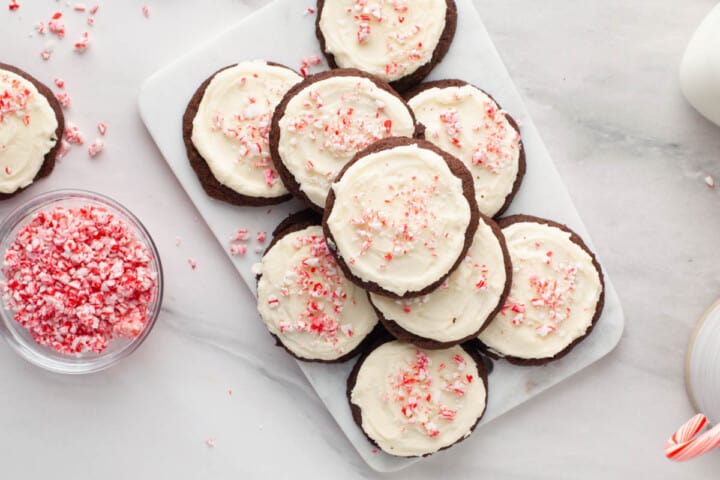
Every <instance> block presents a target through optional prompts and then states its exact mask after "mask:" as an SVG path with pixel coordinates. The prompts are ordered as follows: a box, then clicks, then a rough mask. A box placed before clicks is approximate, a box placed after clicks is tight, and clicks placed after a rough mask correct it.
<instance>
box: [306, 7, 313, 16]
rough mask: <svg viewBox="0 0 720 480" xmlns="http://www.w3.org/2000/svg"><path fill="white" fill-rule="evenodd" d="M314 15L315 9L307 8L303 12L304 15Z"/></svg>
mask: <svg viewBox="0 0 720 480" xmlns="http://www.w3.org/2000/svg"><path fill="white" fill-rule="evenodd" d="M314 13H315V9H314V8H313V7H308V8H307V9H306V10H305V15H313V14H314Z"/></svg>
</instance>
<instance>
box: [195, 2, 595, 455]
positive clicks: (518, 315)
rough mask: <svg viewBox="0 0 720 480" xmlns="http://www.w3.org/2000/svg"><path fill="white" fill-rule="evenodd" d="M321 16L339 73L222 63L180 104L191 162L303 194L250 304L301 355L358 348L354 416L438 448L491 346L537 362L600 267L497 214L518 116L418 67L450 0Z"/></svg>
mask: <svg viewBox="0 0 720 480" xmlns="http://www.w3.org/2000/svg"><path fill="white" fill-rule="evenodd" d="M317 12H318V13H317V23H316V30H317V37H318V40H319V42H320V46H321V48H322V50H323V51H324V53H325V56H326V58H327V61H328V64H329V65H330V66H331V67H332V69H331V70H329V71H326V72H322V73H319V74H317V75H313V76H309V77H307V78H304V79H303V78H302V77H301V76H300V75H298V74H297V73H295V72H293V71H292V70H291V69H289V68H287V67H285V66H282V65H279V64H276V63H273V62H270V61H258V60H254V61H245V62H241V63H239V64H237V65H233V66H230V67H227V68H224V69H222V70H220V71H219V72H216V73H215V74H214V75H212V76H211V77H210V78H209V79H208V80H206V81H205V82H204V83H203V84H202V85H200V87H199V88H198V90H197V92H196V94H195V95H194V97H193V98H192V99H191V101H190V103H189V105H188V108H187V110H186V114H185V117H184V121H183V130H184V138H185V144H186V149H187V154H188V158H189V160H190V164H191V165H192V167H193V169H194V170H195V172H196V173H197V176H198V178H199V181H200V182H201V184H202V186H203V188H204V189H205V191H206V192H207V194H208V195H210V196H212V197H214V198H217V199H219V200H222V201H226V202H230V203H233V204H235V205H241V206H259V205H271V204H275V203H279V202H283V201H286V200H288V199H289V198H292V197H294V198H297V199H299V200H300V201H301V202H303V203H304V204H305V205H306V207H307V209H306V210H304V211H302V212H299V213H296V214H294V215H291V216H290V217H289V218H287V219H286V220H284V221H283V222H282V223H281V224H280V225H279V226H278V227H277V228H276V230H275V231H274V234H273V240H272V242H271V244H270V246H269V247H268V249H267V251H266V252H265V254H264V256H263V259H262V263H261V264H260V266H259V269H258V280H257V282H258V283H257V290H258V310H259V312H260V316H261V318H262V319H263V321H264V322H265V324H266V326H267V328H268V330H269V331H270V333H271V335H272V336H273V337H274V338H275V339H276V341H277V343H278V345H280V346H282V347H283V348H284V349H285V350H286V351H287V352H288V353H289V354H291V355H293V356H294V357H296V358H298V359H299V360H302V361H312V362H330V363H332V362H343V361H346V360H349V359H351V358H353V357H355V356H356V355H358V354H359V355H360V358H359V360H357V363H356V365H355V368H354V369H353V371H352V373H351V375H350V378H349V379H348V384H347V393H348V400H349V404H350V408H351V410H352V414H353V418H354V419H355V421H356V422H357V424H358V425H359V427H360V428H362V430H363V432H364V433H365V434H366V436H367V437H368V438H369V440H370V441H371V442H372V443H373V444H375V445H377V446H378V447H379V448H380V449H382V450H383V451H385V452H387V453H389V454H391V455H397V456H406V457H408V456H425V455H430V454H432V453H434V452H436V451H438V450H441V449H444V448H448V447H450V446H452V445H454V444H455V443H457V442H459V441H460V440H462V439H464V438H466V437H467V436H468V435H469V434H470V433H471V432H472V430H473V429H474V427H475V426H476V425H477V423H478V422H479V420H480V418H481V417H482V415H483V414H484V412H485V407H486V404H487V398H488V383H487V372H486V369H485V362H484V358H483V357H486V356H489V357H492V358H495V359H499V358H504V359H506V360H507V361H509V362H512V363H513V364H515V365H518V368H520V367H522V366H524V365H539V364H543V363H547V362H550V361H552V360H555V359H558V358H560V357H562V356H564V355H565V354H567V353H568V352H569V351H570V350H571V349H572V348H573V347H574V346H575V345H577V344H578V343H579V342H580V341H581V340H582V339H583V338H585V337H586V336H587V335H588V334H589V333H590V332H591V330H592V328H593V326H594V324H595V322H596V321H597V319H598V317H599V316H600V313H601V311H602V307H603V294H604V285H603V276H602V272H601V269H600V266H599V265H598V263H597V261H596V260H595V256H594V255H593V253H592V252H591V251H590V250H589V249H588V248H587V246H586V245H585V244H584V242H583V241H582V239H581V238H580V237H578V236H577V235H576V234H575V233H574V232H572V231H571V230H569V229H568V228H567V227H566V226H564V225H561V224H558V223H555V222H553V221H550V220H546V219H541V218H537V217H531V216H527V215H513V216H508V217H502V214H503V212H504V211H505V210H506V209H507V208H508V206H509V205H510V204H511V202H512V200H513V197H514V196H515V194H516V192H517V191H518V189H519V188H520V185H521V183H522V179H523V176H524V173H525V169H526V158H525V150H524V148H523V143H522V139H521V132H520V128H519V126H518V124H517V123H516V122H515V121H514V120H513V118H512V117H511V116H510V115H509V114H508V113H507V112H505V111H504V110H503V109H502V108H501V107H500V106H499V105H498V103H497V102H496V101H495V100H494V99H493V98H492V97H491V96H490V95H489V94H488V93H486V92H484V91H483V90H481V89H480V88H478V87H477V86H474V85H471V84H469V83H466V82H464V81H462V80H456V79H449V80H440V81H434V82H428V83H421V82H422V80H423V79H424V78H425V77H426V76H427V75H428V74H429V73H430V72H431V71H432V69H433V67H434V66H435V65H436V64H437V63H439V62H440V61H441V60H442V58H443V57H444V55H445V54H446V53H447V51H448V49H449V47H450V44H451V42H452V39H453V36H454V33H455V27H456V22H457V11H456V8H455V4H454V1H453V0H319V1H318V8H317ZM528 161H529V162H531V161H532V159H528Z"/></svg>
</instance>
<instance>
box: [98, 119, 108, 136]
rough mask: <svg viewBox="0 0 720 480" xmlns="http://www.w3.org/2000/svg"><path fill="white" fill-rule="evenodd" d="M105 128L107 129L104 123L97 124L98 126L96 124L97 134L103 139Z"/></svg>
mask: <svg viewBox="0 0 720 480" xmlns="http://www.w3.org/2000/svg"><path fill="white" fill-rule="evenodd" d="M107 128H108V126H107V123H105V122H98V124H97V129H98V133H99V134H100V135H102V136H103V137H104V136H105V134H106V133H107Z"/></svg>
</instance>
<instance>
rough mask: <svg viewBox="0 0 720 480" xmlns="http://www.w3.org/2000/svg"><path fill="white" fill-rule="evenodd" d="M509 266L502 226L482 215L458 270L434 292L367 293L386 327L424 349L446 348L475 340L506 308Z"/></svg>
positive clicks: (509, 279)
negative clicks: (402, 297)
mask: <svg viewBox="0 0 720 480" xmlns="http://www.w3.org/2000/svg"><path fill="white" fill-rule="evenodd" d="M511 277H512V267H511V265H510V256H509V254H508V251H507V249H506V247H505V239H504V238H503V235H502V232H501V231H500V228H499V227H498V226H497V225H496V224H495V222H493V221H492V220H490V219H489V218H487V217H481V218H480V222H479V225H478V229H477V232H476V233H475V238H474V239H473V242H472V245H471V246H470V249H469V250H468V252H467V255H466V256H465V259H464V260H463V261H462V263H460V266H459V267H458V268H457V270H455V271H454V272H453V273H452V275H450V276H449V277H448V278H447V280H445V282H443V284H442V285H441V286H440V287H439V288H438V289H437V290H435V291H433V292H430V293H428V294H427V295H423V296H422V297H415V298H411V299H405V300H399V299H394V298H390V297H384V296H382V295H377V294H375V293H372V294H370V301H371V302H372V304H373V306H374V307H375V309H376V310H377V311H378V313H379V314H380V320H381V321H382V323H383V325H385V328H387V330H388V331H389V332H390V333H392V334H393V335H394V336H395V337H396V338H398V339H400V340H404V341H407V342H410V343H413V344H415V345H417V346H419V347H422V348H430V349H437V348H447V347H451V346H453V345H457V344H460V343H463V342H465V341H468V340H471V339H473V338H475V337H477V336H478V334H479V333H480V332H481V331H482V329H483V328H484V327H485V326H486V325H487V324H488V322H489V321H490V320H491V319H493V318H494V317H495V315H496V314H497V313H498V312H499V311H500V308H501V307H502V306H503V305H505V299H506V297H507V294H508V292H509V291H510V281H511Z"/></svg>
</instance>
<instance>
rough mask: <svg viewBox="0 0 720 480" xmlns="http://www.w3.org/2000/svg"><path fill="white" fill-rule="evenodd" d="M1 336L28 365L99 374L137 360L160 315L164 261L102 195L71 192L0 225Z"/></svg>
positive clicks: (141, 230)
mask: <svg viewBox="0 0 720 480" xmlns="http://www.w3.org/2000/svg"><path fill="white" fill-rule="evenodd" d="M0 254H1V255H2V263H1V264H0V293H1V296H2V303H3V308H2V309H0V316H1V317H2V321H0V333H2V335H3V336H4V337H5V339H6V340H7V341H8V343H9V344H10V345H11V346H12V347H14V348H15V350H16V351H17V352H18V353H19V354H20V355H21V356H23V357H24V358H25V359H26V360H28V361H30V362H32V363H34V364H36V365H38V366H40V367H43V368H45V369H47V370H51V371H55V372H59V373H75V374H78V373H91V372H96V371H99V370H102V369H105V368H108V367H110V366H112V365H114V364H116V363H117V362H119V361H120V360H121V359H123V358H125V357H126V356H128V355H129V354H130V353H132V352H133V351H134V350H135V349H136V348H137V347H138V346H139V345H140V344H141V343H142V342H143V340H144V339H145V338H146V337H147V335H148V334H149V333H150V331H151V329H152V326H153V324H154V322H155V320H156V318H157V316H158V313H159V312H160V304H161V302H162V292H163V277H162V267H161V265H160V257H159V256H158V252H157V249H156V247H155V245H154V243H153V241H152V239H151V237H150V235H149V234H148V232H147V230H145V227H143V225H142V224H141V223H140V221H139V220H138V219H137V218H135V216H134V215H133V214H132V213H130V212H129V211H128V210H127V209H125V208H124V207H123V206H122V205H120V204H118V203H117V202H115V201H114V200H111V199H109V198H107V197H104V196H102V195H99V194H96V193H92V192H86V191H79V190H63V191H55V192H50V193H46V194H43V195H40V196H38V197H36V198H34V199H33V200H31V201H30V202H28V203H26V204H24V205H22V206H21V207H19V208H18V209H16V210H15V211H13V212H12V213H10V215H8V216H7V218H6V219H5V220H4V221H3V223H2V225H0Z"/></svg>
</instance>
